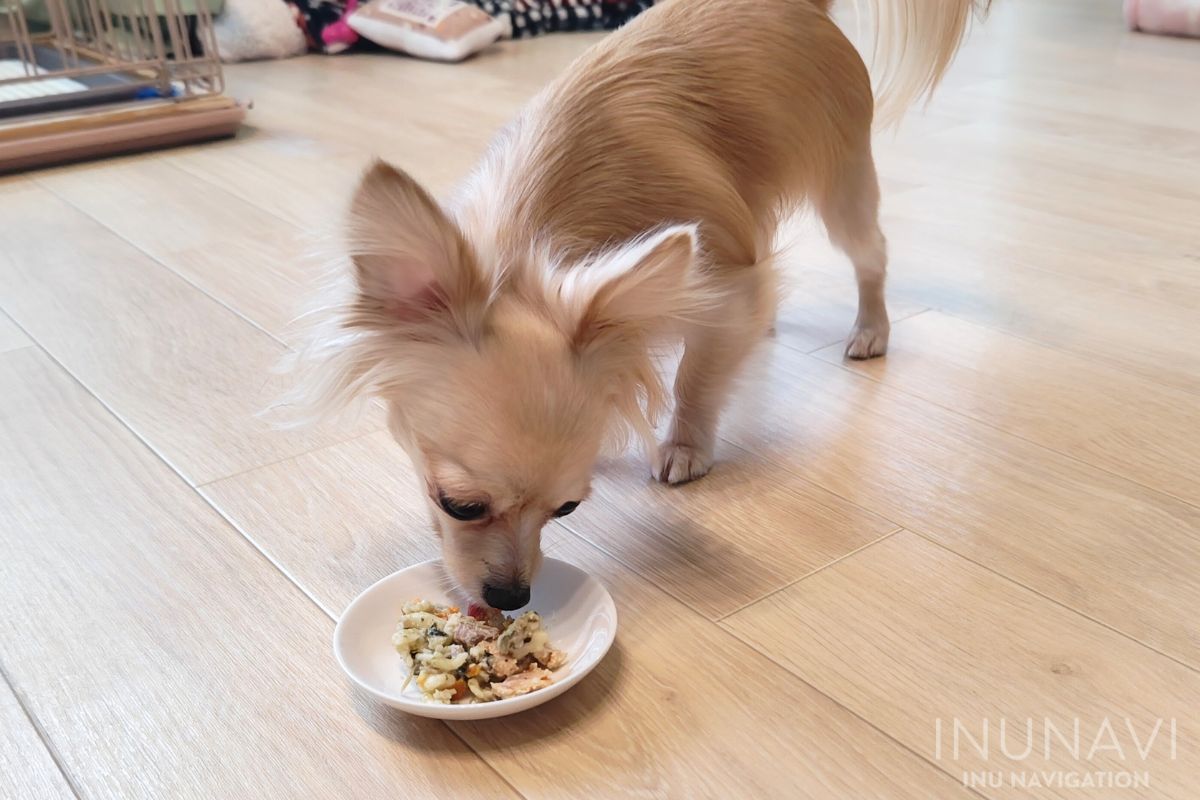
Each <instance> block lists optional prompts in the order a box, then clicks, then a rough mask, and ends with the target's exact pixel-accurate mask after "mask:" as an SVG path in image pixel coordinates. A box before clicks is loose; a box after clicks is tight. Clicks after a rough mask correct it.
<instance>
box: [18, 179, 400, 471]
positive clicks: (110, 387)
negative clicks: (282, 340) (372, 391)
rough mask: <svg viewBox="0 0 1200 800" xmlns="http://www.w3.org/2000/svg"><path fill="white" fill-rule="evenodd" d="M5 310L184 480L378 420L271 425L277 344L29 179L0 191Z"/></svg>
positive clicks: (279, 386)
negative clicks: (27, 185)
mask: <svg viewBox="0 0 1200 800" xmlns="http://www.w3.org/2000/svg"><path fill="white" fill-rule="evenodd" d="M0 215H2V216H3V217H4V220H5V225H6V226H7V227H8V228H9V231H10V232H9V234H8V235H7V237H6V241H5V246H4V248H3V249H0V294H3V297H4V307H5V310H7V312H8V313H9V314H10V315H11V316H12V317H13V319H14V320H16V321H17V322H19V323H20V324H21V325H22V326H23V327H24V328H25V329H26V330H27V331H29V332H30V334H31V335H32V336H33V337H34V338H36V339H37V341H38V343H39V344H41V345H42V347H44V348H45V349H46V350H47V351H48V352H49V353H50V354H51V355H52V356H53V357H54V358H56V359H57V360H58V361H60V362H61V363H62V364H63V365H64V366H65V367H66V368H67V369H68V370H70V371H71V373H72V374H74V375H75V376H76V377H77V378H79V379H80V380H81V381H82V382H83V383H84V384H85V385H87V386H88V387H89V389H91V390H92V391H94V392H95V393H96V394H97V395H98V396H99V397H100V398H101V399H102V400H103V401H104V403H105V404H107V405H108V406H109V407H110V408H112V409H113V410H114V411H115V413H117V414H118V415H119V416H120V417H121V418H122V419H124V420H126V421H127V422H128V423H129V425H130V427H131V428H132V429H133V430H134V431H135V432H137V433H138V435H140V436H142V437H143V438H144V439H146V441H148V442H149V443H150V445H151V446H152V447H154V448H155V449H156V450H157V451H159V452H160V453H162V454H163V456H164V457H165V458H166V459H167V460H168V461H169V462H170V463H171V464H172V465H174V466H175V467H176V468H177V469H179V470H180V472H182V473H183V474H184V475H185V476H186V477H187V478H188V479H189V480H191V481H193V482H195V483H203V482H205V481H209V480H213V479H214V478H220V477H223V476H225V475H230V474H233V473H235V472H240V471H242V470H245V469H248V468H250V467H254V466H258V465H261V464H266V463H271V462H274V461H278V460H280V459H282V458H286V457H288V456H291V455H295V454H297V453H300V452H304V451H306V450H310V449H312V448H314V447H318V446H321V445H323V444H329V443H331V442H333V441H337V440H339V439H342V438H347V437H348V436H350V435H354V434H356V433H363V432H365V431H367V430H370V429H371V428H372V427H374V426H376V425H377V424H379V422H380V420H379V418H378V417H377V416H376V417H370V418H368V419H367V420H365V421H364V422H363V423H362V425H361V426H359V427H358V428H356V429H349V430H334V429H332V428H329V429H323V430H315V431H303V432H301V431H279V430H273V429H272V427H271V424H270V423H269V422H268V421H267V420H266V419H264V418H262V417H260V416H257V415H258V414H259V412H260V411H262V410H264V409H266V408H267V407H268V406H270V404H271V403H273V402H275V401H276V400H277V399H278V398H279V397H280V396H281V395H282V393H283V392H284V390H285V389H286V387H287V386H288V382H287V381H286V380H285V379H283V378H281V377H277V376H274V375H272V374H271V371H272V369H273V367H274V365H275V364H276V363H277V362H278V360H279V359H280V357H281V356H282V355H283V354H284V352H285V350H284V348H283V347H282V346H281V345H279V344H278V343H277V342H275V341H274V340H272V339H271V338H270V337H269V336H268V335H267V334H265V333H263V332H261V331H258V330H256V329H254V328H253V327H252V326H251V325H250V324H249V323H247V322H246V321H244V320H243V319H240V318H239V317H238V316H236V315H235V314H234V313H233V312H231V311H230V310H228V309H226V308H223V307H222V306H220V305H219V304H218V303H216V302H215V301H214V300H212V299H211V298H210V297H208V296H206V295H205V294H203V293H202V292H200V291H199V290H197V289H196V288H195V287H193V286H191V285H190V284H188V283H187V282H185V281H184V280H183V279H181V278H180V277H178V276H176V275H174V274H172V273H171V272H170V271H169V270H167V269H166V268H164V267H162V266H161V265H159V264H157V263H155V262H153V261H152V260H150V259H149V258H148V257H147V256H145V255H144V254H143V253H141V252H139V251H138V250H136V249H134V248H133V247H132V246H130V245H129V244H127V243H125V242H123V241H121V240H120V239H118V238H117V237H116V236H115V235H114V234H112V233H111V232H110V231H108V230H106V229H105V228H103V227H101V226H100V225H99V224H98V223H96V222H94V221H92V220H91V219H89V218H87V217H85V216H84V215H83V214H82V213H80V212H79V211H77V210H75V209H74V208H72V207H71V206H68V205H67V204H66V203H64V202H63V201H62V200H59V199H58V198H56V197H55V196H54V195H52V194H50V193H49V192H47V191H46V190H44V189H41V188H36V187H35V188H31V189H28V190H19V191H18V192H16V193H14V194H5V195H3V196H0Z"/></svg>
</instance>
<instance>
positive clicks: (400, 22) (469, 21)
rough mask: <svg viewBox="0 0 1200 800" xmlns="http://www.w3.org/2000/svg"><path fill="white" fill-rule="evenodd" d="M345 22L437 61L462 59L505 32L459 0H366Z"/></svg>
mask: <svg viewBox="0 0 1200 800" xmlns="http://www.w3.org/2000/svg"><path fill="white" fill-rule="evenodd" d="M348 21H349V24H350V27H351V28H353V29H354V30H355V31H356V32H357V33H358V34H359V35H360V36H362V37H363V38H364V39H367V40H369V41H372V42H374V43H375V44H377V45H380V46H381V47H386V48H388V49H390V50H397V51H399V52H401V53H407V54H408V55H411V56H416V57H417V58H428V59H432V60H435V61H461V60H463V59H464V58H466V57H467V56H469V55H472V54H473V53H477V52H479V51H480V50H482V49H483V48H485V47H487V46H488V45H490V44H491V43H492V42H494V41H496V40H497V39H499V38H500V36H501V35H502V34H504V33H505V31H506V27H505V23H504V22H502V21H500V20H497V19H494V18H493V17H491V16H490V15H488V14H485V13H484V12H483V11H481V10H480V9H479V8H478V7H477V6H475V5H473V4H471V3H464V2H460V0H370V2H368V3H366V4H365V5H362V6H359V8H358V10H357V11H355V12H354V13H353V14H351V15H350V18H349V20H348Z"/></svg>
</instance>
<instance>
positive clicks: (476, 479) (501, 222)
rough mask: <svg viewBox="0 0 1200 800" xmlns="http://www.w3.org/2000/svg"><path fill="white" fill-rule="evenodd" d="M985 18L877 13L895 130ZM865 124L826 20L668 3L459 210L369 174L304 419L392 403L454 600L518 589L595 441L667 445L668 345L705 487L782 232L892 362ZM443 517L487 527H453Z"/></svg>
mask: <svg viewBox="0 0 1200 800" xmlns="http://www.w3.org/2000/svg"><path fill="white" fill-rule="evenodd" d="M975 5H976V3H975V2H973V0H938V2H932V1H927V0H874V1H873V2H872V6H873V7H874V8H875V10H876V13H877V15H878V18H879V20H880V22H881V23H882V24H881V28H880V32H879V35H878V37H877V48H876V49H877V54H878V56H879V58H880V63H881V66H882V75H881V76H880V78H879V80H880V86H881V89H882V91H883V97H884V100H885V101H886V103H887V104H888V107H889V108H890V109H898V108H901V107H903V106H905V105H907V104H908V103H909V102H911V101H912V100H913V99H915V98H916V97H917V96H919V95H920V94H922V93H924V92H926V91H929V90H931V89H932V87H933V86H934V85H935V84H936V83H937V81H938V79H939V78H940V76H941V74H942V73H943V71H944V70H945V69H946V67H947V65H948V64H949V63H950V60H951V58H952V57H953V54H954V51H955V49H956V48H957V47H958V44H959V42H960V41H961V38H962V36H963V31H964V30H965V28H966V26H967V23H968V20H969V17H970V14H971V11H972V10H973V8H974V6H975ZM874 107H875V102H874V99H873V92H872V88H871V81H870V78H869V75H868V71H867V68H866V66H865V65H864V64H863V60H862V59H861V57H860V56H859V54H858V53H857V52H856V51H855V49H854V47H853V46H852V45H851V44H850V42H849V41H848V40H847V39H846V37H845V36H844V35H843V34H842V32H841V31H840V30H839V29H838V27H837V26H836V25H835V24H834V22H833V21H832V20H831V19H830V18H829V16H828V14H827V12H826V9H825V7H824V4H823V3H819V2H810V1H809V0H667V1H666V2H663V3H661V4H659V5H656V6H655V7H654V8H653V9H651V10H650V11H648V12H647V13H645V14H643V15H642V16H640V17H639V18H638V19H636V20H635V21H634V22H633V23H632V24H630V25H628V26H627V27H625V28H623V29H622V30H620V31H619V32H617V33H615V34H613V35H612V36H609V37H608V38H607V39H605V40H604V41H602V42H601V43H600V44H598V45H597V46H595V47H594V48H592V49H591V50H590V51H588V52H587V53H586V54H584V55H583V56H582V57H581V58H580V59H579V60H578V61H577V62H576V63H575V64H574V65H573V66H572V67H570V68H569V69H568V70H567V71H566V72H565V73H564V75H563V76H562V77H560V78H558V79H557V80H555V81H554V82H553V83H551V84H550V85H549V86H548V87H547V88H546V89H545V90H544V91H543V92H542V93H541V94H540V95H538V96H537V97H536V98H535V99H534V100H533V101H532V102H530V104H529V105H528V107H527V108H526V109H525V110H524V112H523V113H522V114H521V115H520V116H519V117H518V118H517V119H516V120H515V121H514V122H513V123H512V124H511V125H509V126H508V127H507V128H506V129H505V130H504V131H502V132H501V133H500V134H499V136H498V137H497V138H496V141H495V142H494V144H493V145H492V147H491V148H490V150H489V151H488V153H487V154H486V155H485V156H484V158H483V159H482V161H481V162H480V164H479V165H478V167H477V168H476V169H475V171H474V172H473V173H472V175H471V176H470V177H469V178H468V179H467V180H466V181H465V182H464V183H463V185H462V186H461V187H460V189H459V191H458V192H457V193H456V194H455V195H454V196H453V197H452V198H451V199H450V200H449V201H448V202H447V203H445V204H439V203H438V202H436V201H435V200H434V199H433V198H431V197H430V196H429V195H428V194H427V193H426V192H425V191H424V190H423V189H421V188H420V187H419V186H418V185H417V184H416V183H415V182H414V181H413V180H412V179H411V178H409V177H408V176H407V175H405V174H404V173H402V172H400V171H399V170H396V169H394V168H393V167H390V166H387V165H384V164H382V163H380V164H376V165H375V166H374V167H372V168H371V169H370V171H369V172H368V173H367V175H366V176H365V177H364V178H363V182H362V185H361V186H360V187H359V189H358V192H357V194H356V197H355V200H354V203H353V206H352V210H351V214H350V219H349V223H348V231H347V240H348V243H349V250H350V255H351V256H352V260H353V265H354V267H353V274H354V277H355V289H354V291H353V293H352V296H351V297H350V299H349V300H348V301H347V302H346V304H345V305H344V306H342V307H341V309H340V311H339V312H338V315H337V320H336V323H335V326H334V330H335V332H334V333H333V334H332V335H330V336H328V337H327V338H325V339H324V340H322V341H319V342H318V343H317V345H316V347H315V349H314V350H313V351H312V352H313V353H314V354H315V358H314V359H313V360H314V361H315V362H316V366H317V370H316V373H315V377H314V379H313V382H312V383H310V384H308V388H307V389H306V392H307V395H306V398H305V399H306V401H307V402H308V403H310V404H311V405H313V406H314V407H316V408H317V409H318V410H323V409H327V408H330V407H333V406H336V405H338V404H339V403H342V402H344V401H345V400H346V399H347V398H348V397H349V396H351V395H355V394H366V395H377V396H380V397H382V398H383V399H384V400H385V401H386V402H387V404H388V407H389V410H390V414H389V418H390V423H391V428H392V431H393V433H394V434H395V436H396V438H397V440H398V441H399V442H400V443H401V444H402V445H403V446H404V447H405V448H406V449H407V451H408V452H409V454H410V455H411V457H412V459H413V462H414V464H415V465H416V467H417V469H418V470H419V471H420V473H421V474H422V475H423V476H424V478H425V482H426V485H427V489H428V495H429V498H430V510H431V514H432V518H433V522H434V526H435V528H436V529H437V530H438V532H439V533H440V534H441V535H442V538H443V543H444V553H445V559H446V563H447V565H448V567H449V569H450V572H451V574H452V576H453V577H454V578H455V580H456V581H458V583H459V584H460V585H461V586H462V587H463V588H464V589H465V590H466V591H467V592H468V593H470V594H471V596H472V597H473V598H475V599H476V600H481V599H486V598H487V597H488V596H489V594H488V592H489V591H490V590H494V589H496V588H497V587H500V588H503V589H511V590H514V591H516V590H519V589H521V588H522V587H527V586H528V584H529V582H530V581H531V580H532V579H533V576H534V574H535V573H536V571H537V566H538V564H539V563H540V562H539V560H540V555H539V552H540V544H539V543H540V531H541V529H542V527H543V526H544V525H545V523H546V521H547V520H548V519H550V518H551V516H552V515H553V514H554V513H555V511H556V509H561V508H563V504H565V503H569V502H574V501H579V500H582V499H584V498H585V497H586V496H587V493H588V490H589V479H590V475H591V471H592V467H593V464H594V462H595V459H596V458H597V455H598V453H599V451H600V449H601V446H602V444H603V442H604V441H605V439H606V438H607V437H608V436H610V435H611V434H612V432H613V431H614V430H619V429H622V428H624V429H630V428H631V429H632V430H634V431H635V432H636V433H637V434H638V435H640V436H641V437H642V438H644V439H649V438H650V437H651V436H652V435H653V430H654V423H655V418H656V414H657V412H658V411H659V410H660V409H662V408H664V407H665V405H666V403H665V399H664V396H665V390H664V387H663V386H662V385H661V379H660V378H659V373H658V370H657V369H656V365H655V363H654V353H655V352H656V348H657V347H658V346H659V345H660V344H662V343H664V342H669V341H672V340H677V339H680V338H681V339H682V340H683V342H684V345H685V348H684V354H683V357H682V361H681V363H680V366H679V370H678V373H677V377H676V380H675V386H674V412H673V417H672V421H671V424H670V427H669V428H668V430H667V435H666V438H665V440H664V441H663V442H662V443H661V444H660V445H658V446H657V447H656V448H654V453H655V455H654V457H653V466H652V471H653V474H654V476H655V477H656V478H657V479H659V480H662V481H666V482H669V483H679V482H682V481H687V480H691V479H694V478H698V477H700V476H702V475H704V474H705V473H706V472H707V471H708V469H709V467H710V466H711V463H712V452H713V444H714V439H715V433H716V425H717V418H718V415H719V413H720V410H721V407H722V405H723V403H724V400H725V396H726V394H727V392H728V390H729V387H730V384H731V382H732V380H733V378H734V376H735V374H736V371H737V369H738V367H739V365H740V364H741V362H742V361H743V360H744V358H745V356H746V354H747V353H748V352H749V351H750V349H751V348H752V347H753V346H754V344H755V343H756V342H757V341H759V339H760V338H761V337H762V335H763V333H764V330H765V329H766V327H767V326H768V325H769V324H770V321H771V319H772V316H773V314H774V308H775V281H774V275H773V270H772V255H773V253H772V241H773V238H774V234H775V230H776V227H777V226H778V224H779V222H780V221H781V220H782V219H783V218H784V217H785V216H787V215H788V214H790V213H792V211H793V210H794V209H796V208H797V207H798V206H799V205H801V204H802V203H804V202H809V203H811V204H812V205H813V206H814V207H815V209H816V211H817V212H818V213H819V214H820V215H821V217H822V218H823V220H824V222H825V225H826V227H827V229H828V231H829V235H830V237H831V239H832V241H833V242H834V243H835V244H836V245H837V246H839V247H840V248H841V249H843V250H844V251H845V252H846V253H847V255H848V256H849V258H850V259H851V261H852V262H853V264H854V268H855V272H856V274H857V276H858V284H859V313H858V318H857V320H856V321H855V324H854V328H853V331H852V332H851V335H850V338H849V341H848V343H847V350H846V352H847V355H848V356H849V357H851V358H870V357H872V356H877V355H881V354H882V353H883V352H884V351H885V349H886V347H887V338H888V318H887V310H886V307H885V303H884V296H883V284H884V273H885V266H886V255H885V247H884V238H883V235H882V233H881V232H880V230H879V227H878V224H877V211H878V204H879V191H878V187H877V183H876V178H875V168H874V164H873V162H872V159H871V128H872V120H873V111H874ZM447 502H449V503H451V507H452V508H457V509H459V510H460V511H461V509H462V508H463V507H464V506H465V507H467V508H469V509H471V510H473V511H477V510H478V509H480V508H484V509H486V512H485V513H483V514H482V515H481V516H480V518H479V519H476V520H470V521H461V520H457V519H455V518H454V517H453V516H452V515H451V514H450V513H447V510H446V508H445V504H446V503H447ZM488 587H490V589H489V588H488ZM491 596H498V595H496V594H495V592H494V591H493V593H492V595H491Z"/></svg>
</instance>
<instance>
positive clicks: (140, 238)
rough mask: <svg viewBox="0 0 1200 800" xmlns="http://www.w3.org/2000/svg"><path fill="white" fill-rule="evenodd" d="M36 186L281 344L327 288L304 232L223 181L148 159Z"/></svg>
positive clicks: (48, 178) (62, 173) (59, 176)
mask: <svg viewBox="0 0 1200 800" xmlns="http://www.w3.org/2000/svg"><path fill="white" fill-rule="evenodd" d="M38 182H39V183H40V184H41V185H43V186H45V187H46V188H48V189H49V190H51V191H52V192H54V193H55V194H56V195H58V196H59V197H61V198H62V199H64V200H66V201H67V202H68V203H70V204H71V205H73V206H75V207H76V208H78V209H79V210H80V211H82V212H83V213H85V214H87V215H88V216H89V217H92V218H93V219H95V220H96V221H97V222H99V223H101V224H102V225H104V227H106V228H108V229H109V230H111V231H113V232H114V233H116V234H117V235H118V236H119V237H120V238H122V239H124V240H125V241H127V242H129V243H130V244H132V245H134V246H135V247H137V248H138V249H139V250H142V251H143V252H145V253H146V254H147V255H149V256H150V257H151V258H153V259H154V260H156V261H158V262H159V263H160V264H163V265H164V266H166V267H168V268H170V269H171V270H173V271H174V272H176V273H178V274H179V275H180V276H181V277H183V278H184V279H186V280H187V281H188V282H189V283H192V284H193V285H195V286H197V287H198V288H200V289H201V290H203V291H204V292H205V293H207V294H209V295H211V296H212V297H214V298H215V299H217V300H219V301H220V302H221V303H222V304H224V305H226V306H228V307H230V308H232V309H234V310H235V311H237V312H238V313H239V314H241V315H243V316H244V317H246V318H247V319H248V320H250V321H251V322H253V323H254V324H255V325H257V326H259V327H261V328H263V329H264V330H266V331H267V332H268V333H270V334H272V335H273V336H275V337H277V338H284V337H285V336H287V335H288V334H289V333H294V331H292V329H291V327H290V323H291V321H292V320H293V319H295V317H296V316H297V315H298V314H299V313H300V312H301V310H302V308H303V306H304V304H305V302H306V301H308V300H309V299H310V298H311V296H312V295H313V293H314V290H315V288H316V287H317V286H319V285H320V283H321V280H322V278H323V268H322V265H321V264H320V263H319V262H317V261H315V260H312V259H310V258H308V257H307V254H308V251H310V250H311V249H312V248H313V246H314V244H315V237H314V238H312V239H310V238H309V237H308V236H306V235H305V232H304V231H302V230H300V229H298V228H297V227H295V226H294V225H292V224H290V223H288V222H286V221H284V220H282V219H279V218H277V217H275V216H273V215H272V214H270V213H268V212H267V211H265V210H263V209H261V208H259V207H257V206H256V205H253V204H251V203H248V202H246V201H244V200H241V199H239V198H238V197H235V196H232V195H231V194H230V193H229V192H227V191H225V190H224V189H222V188H221V187H220V186H219V185H217V184H215V183H212V182H209V181H205V180H202V179H200V178H198V177H196V176H195V175H193V174H191V173H189V172H185V171H183V170H181V169H179V168H178V167H176V166H175V163H174V159H167V158H163V157H154V156H148V157H146V158H142V159H138V160H137V161H133V162H125V163H120V164H108V163H101V164H94V165H88V166H87V167H84V168H80V169H69V170H58V171H54V172H50V173H46V174H44V175H42V176H40V177H39V178H38Z"/></svg>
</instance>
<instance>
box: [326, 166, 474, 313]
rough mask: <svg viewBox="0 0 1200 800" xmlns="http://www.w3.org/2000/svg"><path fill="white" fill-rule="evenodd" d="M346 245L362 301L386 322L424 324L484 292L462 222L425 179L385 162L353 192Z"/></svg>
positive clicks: (364, 177)
mask: <svg viewBox="0 0 1200 800" xmlns="http://www.w3.org/2000/svg"><path fill="white" fill-rule="evenodd" d="M346 243H347V246H348V247H349V251H350V256H351V259H352V260H353V262H354V276H355V279H356V281H357V284H358V289H359V292H360V294H361V296H362V299H363V301H364V302H365V303H366V304H367V305H368V306H370V307H372V308H374V309H375V310H377V311H381V312H382V313H383V317H384V318H385V319H387V318H391V319H395V320H400V321H405V322H415V321H421V320H423V319H425V318H428V317H430V316H432V315H436V314H439V313H443V312H447V311H456V310H458V311H461V310H462V309H463V307H464V306H468V305H470V304H472V303H476V302H480V301H481V297H483V298H485V297H486V289H485V288H484V287H483V286H482V283H483V281H482V278H481V277H480V273H479V270H478V268H477V266H476V264H475V261H474V259H473V257H472V254H471V251H470V248H469V247H468V246H467V244H466V242H465V240H464V239H463V236H462V233H461V232H460V231H459V230H458V227H457V226H456V225H455V224H454V222H453V221H452V220H450V218H449V217H447V216H446V213H445V212H444V211H443V210H442V209H441V207H440V206H439V205H438V203H437V201H435V200H434V199H433V198H432V197H430V195H429V193H428V192H426V191H425V190H424V189H423V188H422V187H421V186H420V184H418V183H417V182H416V181H415V180H413V178H412V177H410V176H409V175H408V174H407V173H405V172H403V171H401V170H399V169H396V168H395V167H393V166H391V165H390V164H387V163H385V162H383V161H376V162H375V163H374V164H372V165H371V166H370V167H369V168H368V169H367V171H366V173H365V174H364V175H363V177H362V181H361V182H360V183H359V186H358V189H357V191H356V192H355V194H354V199H353V201H352V202H351V205H350V214H349V218H348V220H347V231H346Z"/></svg>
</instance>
